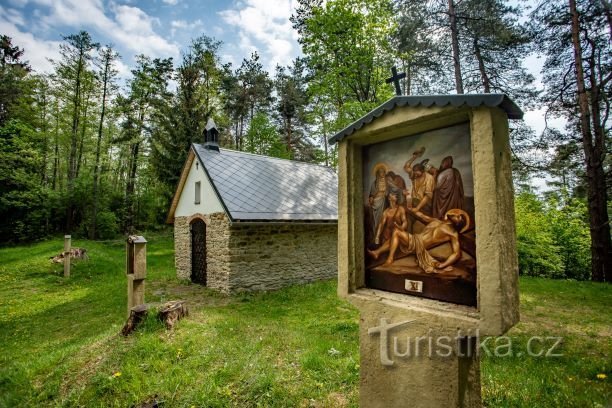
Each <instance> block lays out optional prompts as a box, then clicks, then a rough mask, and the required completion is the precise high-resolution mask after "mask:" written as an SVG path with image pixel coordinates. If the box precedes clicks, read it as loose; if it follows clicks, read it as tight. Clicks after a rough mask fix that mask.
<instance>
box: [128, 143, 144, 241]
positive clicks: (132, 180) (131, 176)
mask: <svg viewBox="0 0 612 408" xmlns="http://www.w3.org/2000/svg"><path fill="white" fill-rule="evenodd" d="M139 149H140V142H139V141H138V142H136V143H133V144H131V145H130V155H131V158H130V161H129V162H130V167H129V170H128V172H129V173H128V179H127V183H126V185H125V207H126V208H125V210H126V222H125V232H126V233H128V234H133V233H134V230H135V229H134V192H135V187H136V170H137V168H138V151H139Z"/></svg>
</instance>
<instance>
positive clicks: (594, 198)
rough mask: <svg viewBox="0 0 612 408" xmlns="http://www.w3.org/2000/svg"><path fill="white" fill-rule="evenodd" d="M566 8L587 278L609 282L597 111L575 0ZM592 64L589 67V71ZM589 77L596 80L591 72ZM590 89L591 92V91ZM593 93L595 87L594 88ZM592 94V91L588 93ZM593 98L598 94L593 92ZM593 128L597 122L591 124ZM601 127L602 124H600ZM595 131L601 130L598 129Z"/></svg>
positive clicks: (611, 260)
mask: <svg viewBox="0 0 612 408" xmlns="http://www.w3.org/2000/svg"><path fill="white" fill-rule="evenodd" d="M569 8H570V13H571V16H572V44H573V48H574V62H575V64H574V66H575V73H576V85H577V88H578V89H577V90H578V106H579V113H580V132H581V136H582V146H583V149H584V157H585V162H586V179H587V195H588V208H589V227H590V231H591V278H592V279H593V280H594V281H598V282H604V281H608V282H610V273H611V272H610V268H612V256H611V254H612V244H611V242H610V224H609V218H608V212H607V191H606V182H605V171H604V169H603V160H602V159H603V153H604V152H603V151H602V150H601V149H602V148H603V144H604V139H603V134H602V135H601V139H600V140H598V136H599V135H597V134H596V135H595V144H594V143H593V134H592V127H591V121H593V124H594V125H595V123H594V122H595V118H598V117H599V115H598V113H599V106H598V101H597V100H594V101H592V102H593V108H594V109H595V110H597V113H595V112H591V106H589V105H590V104H589V95H588V93H587V90H586V84H585V72H584V66H583V56H582V52H583V51H582V45H581V43H580V31H581V26H580V17H579V14H578V10H577V7H576V0H569ZM594 69H595V67H594V66H593V67H591V71H593V70H594ZM591 80H596V78H595V76H594V74H593V76H592V77H591ZM595 89H596V84H595V83H591V91H593V90H595ZM592 93H593V92H592ZM594 93H595V94H596V93H597V91H595V92H594ZM591 97H593V95H591ZM595 98H598V97H597V95H595ZM594 127H595V128H596V129H598V128H599V127H600V124H599V123H598V124H596V125H595V126H594ZM602 130H603V128H602ZM599 133H602V132H601V131H600V132H599Z"/></svg>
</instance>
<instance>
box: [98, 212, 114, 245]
mask: <svg viewBox="0 0 612 408" xmlns="http://www.w3.org/2000/svg"><path fill="white" fill-rule="evenodd" d="M96 219H97V231H98V237H100V239H112V238H115V237H117V234H118V233H119V222H118V220H117V216H116V215H115V213H114V212H112V211H102V212H99V213H98V215H97V217H96Z"/></svg>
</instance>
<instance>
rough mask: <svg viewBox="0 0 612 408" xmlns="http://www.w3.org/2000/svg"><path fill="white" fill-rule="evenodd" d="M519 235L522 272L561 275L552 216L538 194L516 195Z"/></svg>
mask: <svg viewBox="0 0 612 408" xmlns="http://www.w3.org/2000/svg"><path fill="white" fill-rule="evenodd" d="M515 209H516V236H517V250H518V257H519V271H520V273H521V274H523V275H529V276H545V277H550V278H560V277H562V271H563V264H562V261H561V257H560V256H559V247H558V246H557V245H555V240H554V237H553V233H552V229H551V224H550V220H549V219H548V217H547V214H546V213H545V210H544V205H543V204H542V202H540V201H539V200H538V198H537V196H536V195H535V194H532V193H528V192H523V193H521V194H519V195H518V196H517V197H516V201H515Z"/></svg>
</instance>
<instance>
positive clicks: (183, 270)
mask: <svg viewBox="0 0 612 408" xmlns="http://www.w3.org/2000/svg"><path fill="white" fill-rule="evenodd" d="M194 218H201V219H202V220H204V222H205V223H206V286H208V287H210V288H212V289H217V290H219V291H221V292H227V291H228V281H229V271H230V267H229V261H230V256H229V237H230V230H229V220H228V219H227V216H226V215H225V213H214V214H208V215H206V214H194V215H192V216H190V217H175V219H174V254H175V255H174V256H175V265H176V276H177V277H178V278H182V279H190V277H191V232H190V231H189V224H190V223H191V221H193V219H194Z"/></svg>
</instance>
